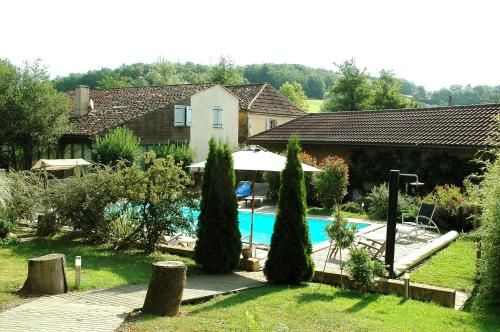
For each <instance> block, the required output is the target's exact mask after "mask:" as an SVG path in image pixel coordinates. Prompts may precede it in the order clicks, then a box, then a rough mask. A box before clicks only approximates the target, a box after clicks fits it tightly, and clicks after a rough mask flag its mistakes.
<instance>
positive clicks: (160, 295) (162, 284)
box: [142, 261, 187, 316]
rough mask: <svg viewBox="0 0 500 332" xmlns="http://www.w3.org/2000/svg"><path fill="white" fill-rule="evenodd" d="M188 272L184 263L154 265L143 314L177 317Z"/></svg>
mask: <svg viewBox="0 0 500 332" xmlns="http://www.w3.org/2000/svg"><path fill="white" fill-rule="evenodd" d="M186 270H187V267H186V265H185V264H184V263H182V262H177V261H165V262H156V263H153V273H152V275H151V281H150V282H149V287H148V293H147V294H146V300H145V301H144V306H143V308H142V312H143V313H147V314H153V315H160V316H175V315H177V313H178V312H179V307H180V305H181V301H182V293H183V291H184V286H185V285H186Z"/></svg>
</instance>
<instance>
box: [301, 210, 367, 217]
mask: <svg viewBox="0 0 500 332" xmlns="http://www.w3.org/2000/svg"><path fill="white" fill-rule="evenodd" d="M307 214H308V215H310V214H313V215H317V216H328V217H331V216H332V214H333V210H329V209H325V208H318V207H311V208H308V209H307ZM342 214H343V215H344V217H346V218H355V219H370V218H369V217H368V215H367V214H366V213H354V212H347V211H342Z"/></svg>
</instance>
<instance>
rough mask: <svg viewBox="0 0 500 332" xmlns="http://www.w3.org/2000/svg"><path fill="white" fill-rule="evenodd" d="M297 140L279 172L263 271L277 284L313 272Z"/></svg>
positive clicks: (296, 280)
mask: <svg viewBox="0 0 500 332" xmlns="http://www.w3.org/2000/svg"><path fill="white" fill-rule="evenodd" d="M299 151H300V146H299V141H298V139H297V138H291V139H290V141H289V142H288V147H287V161H286V166H285V169H284V170H283V172H281V187H280V192H279V199H278V211H277V214H276V222H275V224H274V231H273V235H272V237H271V246H270V249H269V254H268V257H267V261H266V264H265V268H264V273H265V275H266V277H267V279H268V280H269V281H271V282H275V283H280V284H297V283H301V282H303V281H307V280H310V279H311V278H312V276H313V273H314V263H313V261H312V258H311V253H312V245H311V240H310V239H309V230H308V225H307V222H306V209H307V206H306V193H305V184H304V172H303V171H302V166H301V163H300V160H299V157H298V153H299Z"/></svg>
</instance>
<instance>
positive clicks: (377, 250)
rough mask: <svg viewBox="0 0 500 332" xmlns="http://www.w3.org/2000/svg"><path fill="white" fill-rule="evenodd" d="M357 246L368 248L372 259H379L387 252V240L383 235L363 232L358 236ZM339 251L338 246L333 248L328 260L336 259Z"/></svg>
mask: <svg viewBox="0 0 500 332" xmlns="http://www.w3.org/2000/svg"><path fill="white" fill-rule="evenodd" d="M355 246H362V247H364V248H365V249H366V250H368V253H369V254H370V256H371V258H372V259H379V258H380V257H381V256H383V255H384V254H385V248H386V240H385V238H382V237H376V236H367V234H361V235H358V236H357V238H356V243H355ZM338 251H339V249H338V248H336V247H335V248H333V249H332V251H330V255H329V256H328V260H329V261H331V260H332V258H333V259H335V257H336V256H337V253H338Z"/></svg>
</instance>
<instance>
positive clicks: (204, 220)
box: [194, 138, 241, 273]
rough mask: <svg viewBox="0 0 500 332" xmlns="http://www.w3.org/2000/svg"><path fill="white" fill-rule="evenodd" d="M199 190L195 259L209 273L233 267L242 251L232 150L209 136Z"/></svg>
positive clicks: (235, 265) (236, 264)
mask: <svg viewBox="0 0 500 332" xmlns="http://www.w3.org/2000/svg"><path fill="white" fill-rule="evenodd" d="M209 147H210V150H209V153H208V158H207V163H206V165H205V171H204V173H203V183H202V190H201V206H200V215H199V217H198V228H197V235H198V241H197V243H196V247H195V256H194V258H195V261H196V263H198V264H199V265H201V266H202V268H203V269H204V270H205V271H207V272H209V273H225V272H230V271H233V270H234V269H236V268H237V267H238V265H239V261H240V254H241V234H240V230H239V228H238V201H237V199H236V194H235V192H234V184H235V183H234V170H233V160H232V155H231V150H230V148H229V146H228V145H227V144H225V145H220V144H217V143H216V142H215V139H214V138H212V139H211V140H210V142H209Z"/></svg>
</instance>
